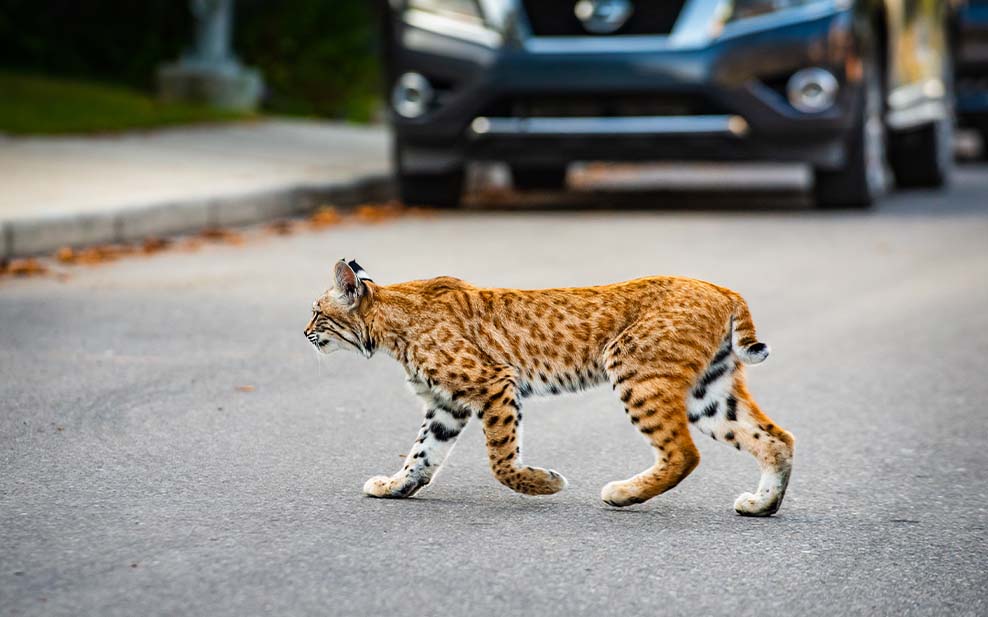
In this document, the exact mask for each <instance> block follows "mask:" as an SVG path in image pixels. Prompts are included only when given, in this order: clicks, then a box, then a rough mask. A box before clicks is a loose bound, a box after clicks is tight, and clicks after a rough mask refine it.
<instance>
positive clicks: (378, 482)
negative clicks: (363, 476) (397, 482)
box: [364, 476, 391, 497]
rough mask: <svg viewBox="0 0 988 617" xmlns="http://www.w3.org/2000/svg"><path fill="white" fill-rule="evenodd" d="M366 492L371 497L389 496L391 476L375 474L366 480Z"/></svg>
mask: <svg viewBox="0 0 988 617" xmlns="http://www.w3.org/2000/svg"><path fill="white" fill-rule="evenodd" d="M364 494H365V495H370V496H371V497H387V496H389V495H391V478H389V477H388V476H374V477H373V478H371V479H370V480H368V481H367V482H364Z"/></svg>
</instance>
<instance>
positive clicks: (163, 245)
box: [141, 236, 172, 255]
mask: <svg viewBox="0 0 988 617" xmlns="http://www.w3.org/2000/svg"><path fill="white" fill-rule="evenodd" d="M171 245H172V241H171V240H169V239H168V238H158V237H154V236H152V237H150V238H145V239H144V242H142V243H141V251H142V252H143V253H144V254H145V255H152V254H154V253H159V252H161V251H163V250H165V249H167V248H168V247H170V246H171Z"/></svg>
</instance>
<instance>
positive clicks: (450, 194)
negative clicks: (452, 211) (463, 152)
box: [397, 169, 464, 208]
mask: <svg viewBox="0 0 988 617" xmlns="http://www.w3.org/2000/svg"><path fill="white" fill-rule="evenodd" d="M463 176H464V173H463V170H462V169H457V170H454V171H448V172H444V173H435V174H409V173H403V172H401V171H399V172H398V174H397V180H398V198H399V199H400V200H401V202H402V203H404V204H405V205H406V206H422V207H428V208H456V207H458V206H459V205H460V199H461V198H462V195H463Z"/></svg>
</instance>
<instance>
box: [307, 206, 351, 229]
mask: <svg viewBox="0 0 988 617" xmlns="http://www.w3.org/2000/svg"><path fill="white" fill-rule="evenodd" d="M342 221H343V216H342V215H341V214H340V213H339V212H338V211H337V210H336V208H334V207H333V206H323V207H321V208H319V209H318V210H316V211H315V212H314V213H312V215H311V216H310V217H309V225H311V226H312V227H315V228H317V229H318V228H321V227H330V226H332V225H339V224H340V223H341V222H342Z"/></svg>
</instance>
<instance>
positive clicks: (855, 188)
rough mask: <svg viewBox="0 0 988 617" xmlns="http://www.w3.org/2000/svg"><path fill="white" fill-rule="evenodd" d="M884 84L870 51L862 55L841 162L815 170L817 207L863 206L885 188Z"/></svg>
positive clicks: (873, 200) (884, 190)
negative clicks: (856, 99)
mask: <svg viewBox="0 0 988 617" xmlns="http://www.w3.org/2000/svg"><path fill="white" fill-rule="evenodd" d="M884 93H885V87H884V81H883V79H882V74H881V69H880V68H879V64H878V62H877V61H876V60H875V56H874V53H872V55H870V56H869V57H867V58H865V59H864V81H863V84H862V88H861V96H862V101H861V105H859V107H858V112H857V114H858V117H857V118H856V120H855V122H854V127H853V128H852V129H851V132H850V134H849V135H848V136H847V138H846V139H845V142H844V152H845V159H844V166H843V167H841V168H840V169H836V170H822V169H818V170H816V172H815V174H814V176H815V178H814V180H815V181H814V194H815V197H816V204H817V206H819V207H821V208H867V207H869V206H871V205H872V204H873V203H875V201H876V200H877V199H879V198H880V197H881V196H882V195H884V194H885V193H886V192H887V191H888V186H889V177H890V174H889V165H888V146H887V143H888V140H887V131H886V128H885V94H884Z"/></svg>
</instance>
